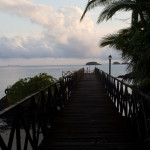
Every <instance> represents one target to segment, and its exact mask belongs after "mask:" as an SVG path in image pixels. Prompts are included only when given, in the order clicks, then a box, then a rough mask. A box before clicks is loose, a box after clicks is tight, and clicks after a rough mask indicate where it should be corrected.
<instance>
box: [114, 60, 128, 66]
mask: <svg viewBox="0 0 150 150" xmlns="http://www.w3.org/2000/svg"><path fill="white" fill-rule="evenodd" d="M128 64H129V63H128V62H124V63H119V62H117V61H116V62H113V65H128Z"/></svg>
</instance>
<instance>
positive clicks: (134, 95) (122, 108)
mask: <svg viewBox="0 0 150 150" xmlns="http://www.w3.org/2000/svg"><path fill="white" fill-rule="evenodd" d="M95 73H96V74H97V76H98V77H99V79H100V80H101V82H102V84H103V86H104V87H105V89H106V91H107V94H108V95H109V97H110V99H111V100H112V102H113V103H114V105H115V106H116V108H117V110H118V112H119V113H120V114H121V115H122V117H126V118H127V119H128V120H129V121H130V123H131V125H132V127H133V129H134V131H135V133H136V134H137V135H138V137H139V140H140V141H143V142H144V140H145V139H148V138H149V136H150V133H149V132H150V127H149V126H150V121H149V118H150V110H149V109H146V108H145V107H146V102H147V101H149V102H150V96H149V95H146V94H144V93H143V92H142V91H140V90H138V89H135V88H133V87H132V86H131V85H128V84H126V83H124V82H122V81H120V80H118V79H117V78H115V77H113V76H110V75H109V74H107V73H105V72H104V71H102V70H99V69H98V68H96V69H95ZM149 107H150V106H149Z"/></svg>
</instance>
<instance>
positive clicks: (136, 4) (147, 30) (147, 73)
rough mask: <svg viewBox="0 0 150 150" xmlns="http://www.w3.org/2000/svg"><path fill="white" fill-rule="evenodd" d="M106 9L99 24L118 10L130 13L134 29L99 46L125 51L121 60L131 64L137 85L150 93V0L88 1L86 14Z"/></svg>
mask: <svg viewBox="0 0 150 150" xmlns="http://www.w3.org/2000/svg"><path fill="white" fill-rule="evenodd" d="M97 6H103V7H104V9H103V10H102V12H101V13H100V15H99V17H98V21H97V22H98V23H100V22H102V21H104V20H106V21H107V20H109V19H111V18H112V17H113V16H114V15H115V14H116V12H118V11H131V12H132V15H131V27H129V28H127V29H122V30H120V31H118V32H117V33H116V34H111V35H108V36H106V37H104V38H103V40H102V42H101V43H100V46H102V47H104V46H108V45H109V46H110V47H113V48H115V49H116V50H118V51H121V52H122V58H123V59H124V60H126V61H130V64H129V66H128V70H129V71H130V72H131V74H132V76H133V77H134V80H133V83H134V86H137V87H139V88H140V89H142V90H143V91H144V92H147V93H149V91H150V90H149V89H150V88H149V87H150V82H148V81H149V79H150V67H149V66H150V0H110V1H108V0H89V1H88V3H87V6H86V8H85V10H84V12H83V15H82V17H81V20H82V19H83V18H84V16H85V14H86V13H87V12H88V11H89V10H91V9H93V8H95V7H97Z"/></svg>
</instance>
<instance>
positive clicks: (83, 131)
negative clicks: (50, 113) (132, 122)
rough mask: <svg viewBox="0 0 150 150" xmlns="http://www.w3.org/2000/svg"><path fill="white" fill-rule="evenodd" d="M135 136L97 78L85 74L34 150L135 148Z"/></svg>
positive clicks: (132, 149) (128, 149)
mask: <svg viewBox="0 0 150 150" xmlns="http://www.w3.org/2000/svg"><path fill="white" fill-rule="evenodd" d="M135 139H136V138H135V137H134V136H133V135H132V132H131V129H130V128H129V126H128V124H127V121H126V120H125V118H123V117H121V116H120V115H119V114H118V112H117V110H116V108H115V106H114V105H113V103H112V102H111V101H110V100H109V97H108V96H107V94H106V91H105V89H104V88H103V87H102V85H101V83H100V81H99V80H98V79H97V77H96V76H95V75H94V74H85V75H84V76H83V78H82V79H81V81H80V82H79V83H78V85H77V87H76V89H75V91H74V92H73V95H72V101H71V102H70V103H69V104H67V105H66V106H65V108H64V109H63V111H62V112H61V113H60V114H59V115H58V116H57V117H56V119H55V120H54V123H53V126H52V127H51V129H50V131H49V134H48V136H47V138H46V139H45V140H44V141H43V142H42V144H41V145H40V147H39V149H38V150H130V149H131V150H137V149H138V148H139V146H137V143H136V141H134V140H135ZM137 147H138V148H137ZM139 149H140V148H139Z"/></svg>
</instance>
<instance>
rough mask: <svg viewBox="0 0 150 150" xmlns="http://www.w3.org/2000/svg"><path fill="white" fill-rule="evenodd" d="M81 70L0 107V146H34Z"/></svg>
mask: <svg viewBox="0 0 150 150" xmlns="http://www.w3.org/2000/svg"><path fill="white" fill-rule="evenodd" d="M83 74H84V69H80V70H79V71H77V72H75V73H73V74H70V75H68V76H66V77H64V78H63V79H62V80H61V81H58V82H56V83H54V84H52V85H48V86H47V87H45V88H43V89H41V90H40V91H38V92H36V93H34V94H32V95H30V96H27V97H26V98H24V99H22V100H21V101H19V102H17V103H16V104H14V105H11V106H9V107H8V108H5V109H4V110H2V111H0V148H1V149H2V150H9V149H15V150H22V149H24V150H27V149H29V147H30V149H33V150H36V149H37V147H38V145H39V143H40V142H41V140H42V139H41V138H42V137H43V138H44V137H45V136H46V134H47V131H48V129H49V128H50V127H51V125H52V123H53V119H54V117H55V116H56V114H57V112H59V111H61V110H62V109H63V107H64V105H65V104H66V103H67V102H68V101H70V96H71V94H72V91H73V88H74V86H75V85H76V82H78V81H79V80H80V78H81V77H82V75H83ZM14 141H16V142H14ZM14 143H15V144H14Z"/></svg>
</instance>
